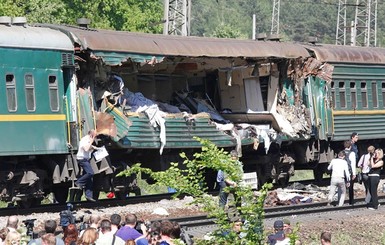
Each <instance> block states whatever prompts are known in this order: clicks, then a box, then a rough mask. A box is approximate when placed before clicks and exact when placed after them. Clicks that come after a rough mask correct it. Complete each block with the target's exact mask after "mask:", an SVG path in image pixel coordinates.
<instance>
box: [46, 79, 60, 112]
mask: <svg viewBox="0 0 385 245" xmlns="http://www.w3.org/2000/svg"><path fill="white" fill-rule="evenodd" d="M48 82H49V104H50V106H51V111H59V91H58V82H57V79H56V76H49V77H48Z"/></svg>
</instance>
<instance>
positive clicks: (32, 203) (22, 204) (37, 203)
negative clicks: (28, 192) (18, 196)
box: [16, 198, 42, 209]
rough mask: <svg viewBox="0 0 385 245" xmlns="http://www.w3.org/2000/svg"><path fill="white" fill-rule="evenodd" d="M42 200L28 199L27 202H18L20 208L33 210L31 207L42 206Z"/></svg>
mask: <svg viewBox="0 0 385 245" xmlns="http://www.w3.org/2000/svg"><path fill="white" fill-rule="evenodd" d="M41 200H42V199H41V198H28V199H26V200H23V201H17V202H16V203H17V206H19V207H20V208H25V209H27V208H31V207H37V206H40V204H41Z"/></svg>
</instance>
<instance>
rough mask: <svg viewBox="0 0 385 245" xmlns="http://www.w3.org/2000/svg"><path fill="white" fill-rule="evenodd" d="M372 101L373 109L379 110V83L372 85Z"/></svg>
mask: <svg viewBox="0 0 385 245" xmlns="http://www.w3.org/2000/svg"><path fill="white" fill-rule="evenodd" d="M372 101H373V108H378V99H377V82H373V83H372Z"/></svg>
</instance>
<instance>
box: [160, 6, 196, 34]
mask: <svg viewBox="0 0 385 245" xmlns="http://www.w3.org/2000/svg"><path fill="white" fill-rule="evenodd" d="M190 15H191V0H164V25H163V34H164V35H178V36H190Z"/></svg>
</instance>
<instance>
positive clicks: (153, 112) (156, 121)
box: [137, 104, 166, 155]
mask: <svg viewBox="0 0 385 245" xmlns="http://www.w3.org/2000/svg"><path fill="white" fill-rule="evenodd" d="M137 111H144V113H145V114H146V116H147V117H148V119H149V120H150V124H151V126H153V127H154V128H156V127H158V126H159V127H160V133H159V138H160V149H159V154H160V155H162V153H163V148H164V146H165V145H166V125H165V122H166V120H164V118H163V116H164V115H165V113H164V112H162V111H160V110H159V108H158V106H157V105H155V104H154V105H151V106H149V107H148V106H143V107H140V108H139V109H138V110H137Z"/></svg>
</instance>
